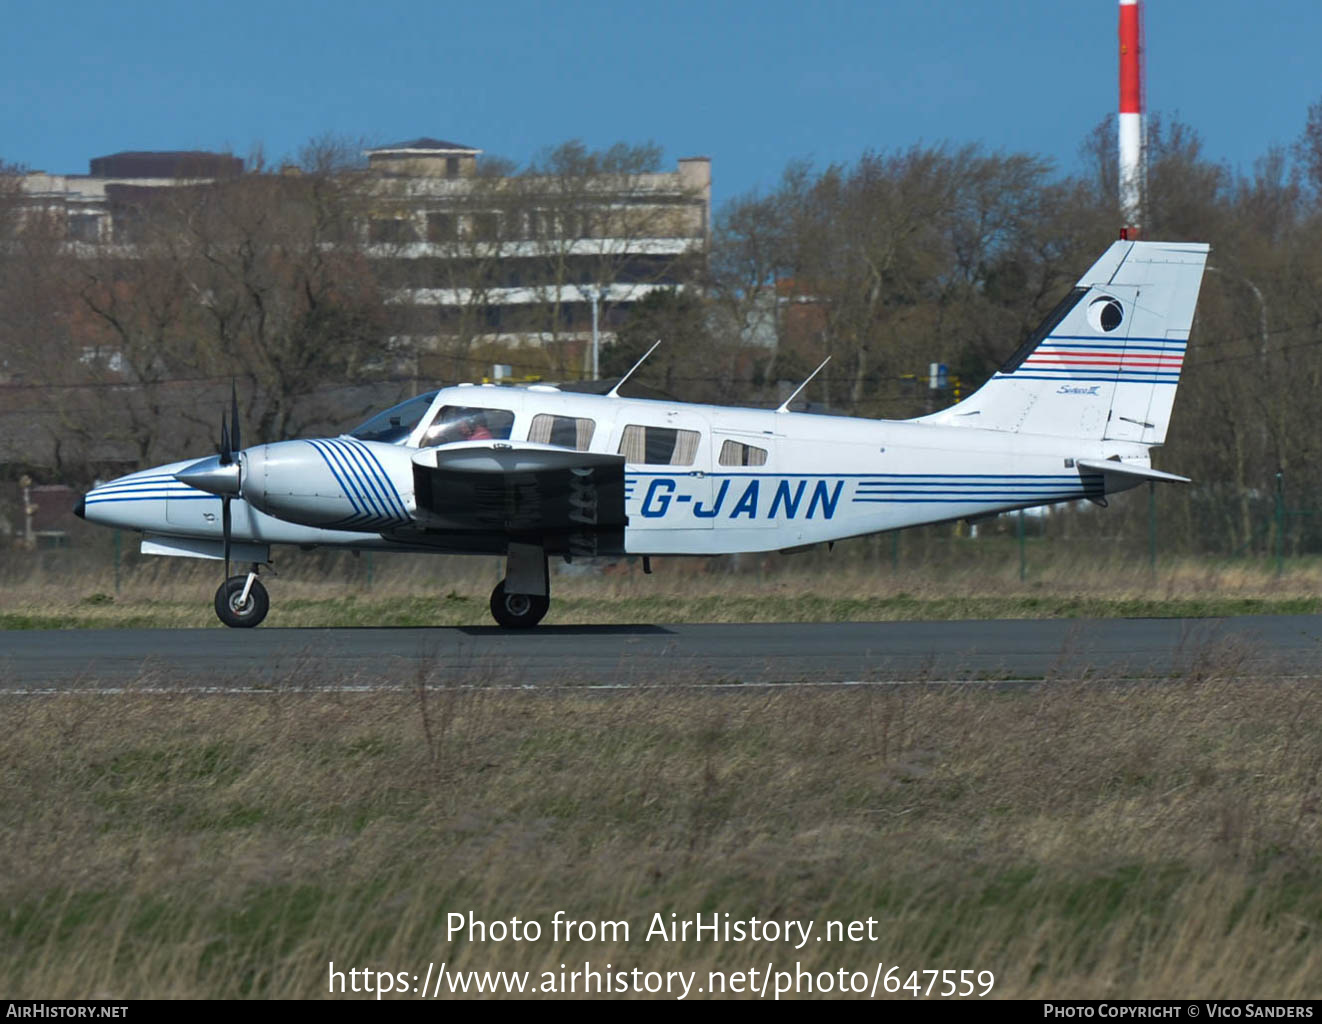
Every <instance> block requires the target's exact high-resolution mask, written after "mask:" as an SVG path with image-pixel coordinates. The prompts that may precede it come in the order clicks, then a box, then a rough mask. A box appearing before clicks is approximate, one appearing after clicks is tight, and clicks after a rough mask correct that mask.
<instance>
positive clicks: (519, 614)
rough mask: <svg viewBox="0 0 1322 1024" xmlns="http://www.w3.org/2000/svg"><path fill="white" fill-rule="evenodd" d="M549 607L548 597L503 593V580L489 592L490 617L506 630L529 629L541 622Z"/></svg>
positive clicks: (549, 600)
mask: <svg viewBox="0 0 1322 1024" xmlns="http://www.w3.org/2000/svg"><path fill="white" fill-rule="evenodd" d="M550 607H551V599H550V598H549V597H538V596H537V595H536V594H507V593H505V581H504V580H501V581H500V582H499V583H497V584H496V589H495V590H493V591H492V592H491V617H492V618H494V619H495V620H496V621H497V622H498V623H500V624H501V625H502V626H504V627H505V628H506V629H531V628H532V627H533V626H535V625H537V623H539V622H541V621H542V616H544V615H545V614H546V610H547V609H548V608H550Z"/></svg>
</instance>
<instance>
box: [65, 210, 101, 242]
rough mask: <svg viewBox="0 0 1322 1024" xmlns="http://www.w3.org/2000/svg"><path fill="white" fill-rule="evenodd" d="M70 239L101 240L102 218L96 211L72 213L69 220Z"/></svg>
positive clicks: (74, 240) (72, 240)
mask: <svg viewBox="0 0 1322 1024" xmlns="http://www.w3.org/2000/svg"><path fill="white" fill-rule="evenodd" d="M68 234H69V241H71V242H99V241H101V218H100V217H99V216H97V215H96V214H94V213H71V214H69V222H68Z"/></svg>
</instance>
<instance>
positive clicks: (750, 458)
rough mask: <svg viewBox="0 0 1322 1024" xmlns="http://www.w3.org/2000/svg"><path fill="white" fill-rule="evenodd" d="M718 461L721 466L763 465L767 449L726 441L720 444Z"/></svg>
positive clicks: (765, 460)
mask: <svg viewBox="0 0 1322 1024" xmlns="http://www.w3.org/2000/svg"><path fill="white" fill-rule="evenodd" d="M720 463H721V465H722V466H765V465H766V464H767V451H766V449H765V448H758V447H757V446H756V445H751V444H740V443H739V442H738V441H726V442H725V443H724V444H723V445H721V458H720Z"/></svg>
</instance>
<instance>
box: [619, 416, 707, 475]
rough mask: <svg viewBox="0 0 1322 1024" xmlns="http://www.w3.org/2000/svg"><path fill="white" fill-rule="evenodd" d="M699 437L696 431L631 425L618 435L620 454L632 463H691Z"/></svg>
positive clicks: (684, 464)
mask: <svg viewBox="0 0 1322 1024" xmlns="http://www.w3.org/2000/svg"><path fill="white" fill-rule="evenodd" d="M700 436H701V435H699V434H698V432H697V431H696V430H675V429H674V428H672V427H639V426H634V425H633V424H630V425H629V426H627V427H625V428H624V436H623V437H621V438H620V454H621V455H623V456H624V461H625V462H628V463H631V464H633V465H635V466H691V465H693V460H694V458H695V457H696V456H697V454H698V440H699V438H700Z"/></svg>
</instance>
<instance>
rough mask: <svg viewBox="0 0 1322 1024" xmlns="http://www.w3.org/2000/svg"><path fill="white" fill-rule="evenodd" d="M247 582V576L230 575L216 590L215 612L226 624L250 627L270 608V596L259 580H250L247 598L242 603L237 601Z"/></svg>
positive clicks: (241, 627) (263, 616) (240, 627)
mask: <svg viewBox="0 0 1322 1024" xmlns="http://www.w3.org/2000/svg"><path fill="white" fill-rule="evenodd" d="M247 582H248V577H247V576H231V577H230V578H229V579H227V580H226V581H225V582H224V583H222V584H221V585H220V589H219V590H217V591H216V614H217V615H218V616H220V621H221V622H223V623H225V625H227V626H233V627H235V628H236V629H244V628H251V627H253V626H255V625H257V624H258V623H259V622H261V621H262V619H264V618H266V613H267V612H268V611H270V609H271V598H270V597H269V596H267V593H266V588H265V587H264V586H262V584H261V581H260V580H253V581H252V586H251V587H249V588H248V600H247V601H245V602H243V603H242V604H241V603H240V602H239V598H241V597H242V596H243V587H244V584H245V583H247Z"/></svg>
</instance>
